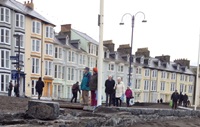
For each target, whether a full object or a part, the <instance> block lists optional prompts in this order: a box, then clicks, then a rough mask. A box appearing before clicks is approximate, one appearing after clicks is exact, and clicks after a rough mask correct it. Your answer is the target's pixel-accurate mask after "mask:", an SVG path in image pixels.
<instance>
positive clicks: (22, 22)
mask: <svg viewBox="0 0 200 127" xmlns="http://www.w3.org/2000/svg"><path fill="white" fill-rule="evenodd" d="M17 16H18V18H19V19H18V20H17ZM17 22H18V25H17ZM15 27H17V28H21V29H24V28H25V16H24V15H23V14H21V13H15Z"/></svg>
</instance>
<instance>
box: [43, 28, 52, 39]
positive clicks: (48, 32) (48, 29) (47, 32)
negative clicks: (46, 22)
mask: <svg viewBox="0 0 200 127" xmlns="http://www.w3.org/2000/svg"><path fill="white" fill-rule="evenodd" d="M45 30H46V33H45V37H46V38H50V39H53V37H54V30H53V27H52V26H46V27H45Z"/></svg>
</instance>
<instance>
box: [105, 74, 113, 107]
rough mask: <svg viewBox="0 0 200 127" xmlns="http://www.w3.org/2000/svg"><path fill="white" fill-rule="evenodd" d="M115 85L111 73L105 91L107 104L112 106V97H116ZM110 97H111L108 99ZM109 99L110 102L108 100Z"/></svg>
mask: <svg viewBox="0 0 200 127" xmlns="http://www.w3.org/2000/svg"><path fill="white" fill-rule="evenodd" d="M114 87H115V81H114V80H113V79H112V76H111V75H109V76H108V79H107V80H106V81H105V93H106V106H108V104H109V106H111V104H112V99H113V98H114V99H115V95H114V96H113V94H114V92H115V91H114ZM108 98H109V99H108ZM108 100H109V102H108ZM113 106H115V101H114V100H113Z"/></svg>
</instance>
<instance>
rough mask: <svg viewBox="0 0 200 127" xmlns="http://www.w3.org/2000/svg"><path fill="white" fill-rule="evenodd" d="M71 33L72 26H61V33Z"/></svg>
mask: <svg viewBox="0 0 200 127" xmlns="http://www.w3.org/2000/svg"><path fill="white" fill-rule="evenodd" d="M70 31H71V24H64V25H61V31H60V32H61V33H66V32H70Z"/></svg>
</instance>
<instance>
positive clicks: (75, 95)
mask: <svg viewBox="0 0 200 127" xmlns="http://www.w3.org/2000/svg"><path fill="white" fill-rule="evenodd" d="M74 99H75V101H74V102H75V103H76V101H77V92H74Z"/></svg>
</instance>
